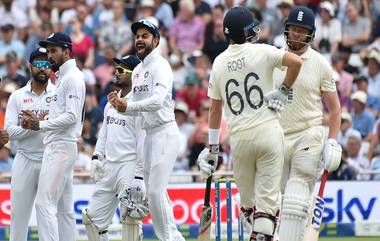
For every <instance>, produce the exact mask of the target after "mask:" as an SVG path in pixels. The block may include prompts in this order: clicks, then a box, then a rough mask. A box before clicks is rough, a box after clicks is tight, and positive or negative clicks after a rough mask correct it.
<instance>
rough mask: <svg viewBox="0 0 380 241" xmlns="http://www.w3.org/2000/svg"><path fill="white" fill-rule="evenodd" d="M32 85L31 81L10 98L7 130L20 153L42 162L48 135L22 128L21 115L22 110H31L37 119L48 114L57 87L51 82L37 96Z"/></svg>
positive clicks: (6, 118)
mask: <svg viewBox="0 0 380 241" xmlns="http://www.w3.org/2000/svg"><path fill="white" fill-rule="evenodd" d="M31 83H32V81H31V80H30V81H29V82H28V83H27V84H26V85H25V86H24V87H23V88H21V89H18V90H16V91H15V92H13V93H12V94H11V96H10V97H9V100H8V104H7V110H6V114H5V128H6V130H7V132H8V133H9V137H10V140H13V141H16V148H17V152H18V153H23V154H24V155H25V156H27V157H28V158H29V159H31V160H34V161H42V156H43V152H44V145H43V139H44V137H45V135H46V134H45V133H43V132H41V131H32V130H28V129H24V128H22V127H21V118H20V114H21V111H22V110H30V111H32V112H33V113H34V114H35V115H36V116H37V117H40V116H41V115H43V114H44V113H48V112H49V107H50V105H51V102H52V95H53V93H54V90H55V87H54V85H53V84H52V83H51V82H50V80H49V82H48V85H47V87H46V89H45V91H44V92H43V93H42V94H41V95H37V94H36V93H34V92H33V91H32V85H31ZM47 118H48V115H47V116H45V119H47Z"/></svg>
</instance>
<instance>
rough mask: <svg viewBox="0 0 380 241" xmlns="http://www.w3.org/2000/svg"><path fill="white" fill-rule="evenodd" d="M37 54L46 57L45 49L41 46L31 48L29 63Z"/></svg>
mask: <svg viewBox="0 0 380 241" xmlns="http://www.w3.org/2000/svg"><path fill="white" fill-rule="evenodd" d="M37 56H45V57H46V58H47V50H46V49H45V48H43V47H39V48H36V49H35V50H33V52H32V53H31V54H30V57H29V63H32V62H33V60H34V58H35V57H37Z"/></svg>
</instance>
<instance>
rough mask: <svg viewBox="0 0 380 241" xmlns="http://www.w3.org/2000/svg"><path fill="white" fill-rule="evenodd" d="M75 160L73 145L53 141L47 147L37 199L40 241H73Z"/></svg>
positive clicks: (71, 143)
mask: <svg viewBox="0 0 380 241" xmlns="http://www.w3.org/2000/svg"><path fill="white" fill-rule="evenodd" d="M77 157H78V150H77V144H76V142H70V141H55V142H52V143H49V144H48V145H47V146H46V149H45V151H44V157H43V160H42V167H41V174H40V180H39V182H38V190H37V198H36V214H37V223H38V236H39V240H40V241H58V240H59V241H75V233H76V228H75V216H74V205H73V166H74V163H75V160H76V159H77ZM58 230H60V232H59V231H58Z"/></svg>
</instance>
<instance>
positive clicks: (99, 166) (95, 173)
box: [91, 155, 105, 182]
mask: <svg viewBox="0 0 380 241" xmlns="http://www.w3.org/2000/svg"><path fill="white" fill-rule="evenodd" d="M104 174H105V168H104V161H101V160H100V157H99V156H98V155H93V156H92V162H91V177H92V178H93V179H94V180H95V181H96V182H97V181H99V180H100V179H102V178H103V177H104Z"/></svg>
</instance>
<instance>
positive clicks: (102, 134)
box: [94, 103, 109, 157]
mask: <svg viewBox="0 0 380 241" xmlns="http://www.w3.org/2000/svg"><path fill="white" fill-rule="evenodd" d="M108 108H109V103H108V104H107V105H106V107H105V108H104V117H103V124H102V127H100V130H99V135H98V140H97V141H96V146H95V150H94V155H98V156H102V157H104V156H105V153H106V140H107V112H108Z"/></svg>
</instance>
